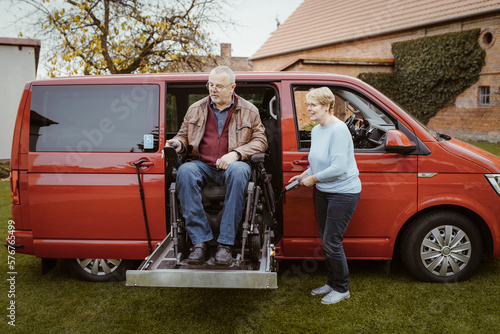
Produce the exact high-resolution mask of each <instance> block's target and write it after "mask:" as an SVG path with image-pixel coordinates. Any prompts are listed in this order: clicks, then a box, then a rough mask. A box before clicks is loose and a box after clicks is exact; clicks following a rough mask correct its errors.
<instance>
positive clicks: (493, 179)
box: [484, 174, 500, 196]
mask: <svg viewBox="0 0 500 334" xmlns="http://www.w3.org/2000/svg"><path fill="white" fill-rule="evenodd" d="M484 176H486V179H487V180H488V181H489V182H490V184H491V186H492V187H493V189H495V191H496V192H497V194H498V196H500V174H484Z"/></svg>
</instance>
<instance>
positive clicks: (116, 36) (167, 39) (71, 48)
mask: <svg viewBox="0 0 500 334" xmlns="http://www.w3.org/2000/svg"><path fill="white" fill-rule="evenodd" d="M23 1H24V2H25V3H28V4H29V5H31V6H32V8H33V9H35V11H36V13H37V14H38V15H37V20H36V24H37V25H38V26H39V27H40V28H42V29H41V34H43V35H44V37H45V38H44V40H50V41H51V42H53V43H54V45H53V47H51V49H50V52H48V53H47V60H48V65H49V75H51V76H55V75H58V74H62V73H65V74H79V73H80V74H81V73H83V74H107V73H111V74H119V73H141V72H142V73H144V72H165V71H166V72H179V71H197V70H199V69H200V68H201V66H203V64H204V62H205V59H206V58H207V57H213V55H212V49H213V47H214V43H213V42H212V40H211V36H210V33H209V32H208V30H209V29H210V28H211V27H214V26H216V25H218V24H220V22H224V23H227V24H232V23H231V22H230V21H228V20H226V19H224V20H223V19H221V8H222V6H223V5H224V4H225V2H224V1H220V0H219V1H218V0H164V1H162V0H149V1H148V0H42V1H39V0H23Z"/></svg>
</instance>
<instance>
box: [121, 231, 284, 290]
mask: <svg viewBox="0 0 500 334" xmlns="http://www.w3.org/2000/svg"><path fill="white" fill-rule="evenodd" d="M271 233H272V232H271V231H269V230H268V231H266V232H265V233H264V236H263V237H264V240H263V243H262V249H261V257H260V261H258V262H254V263H251V262H250V260H247V259H244V260H241V259H240V255H238V256H237V257H236V259H234V260H233V263H232V264H231V265H229V266H218V265H215V264H214V260H213V256H212V257H211V258H210V259H209V260H207V261H206V262H205V264H203V265H189V264H187V262H186V260H183V259H182V258H181V257H180V256H178V257H177V258H176V256H175V255H174V242H173V240H172V236H171V234H168V235H167V237H166V238H165V239H164V240H163V241H162V242H161V243H160V244H159V245H158V246H157V247H156V249H155V250H154V252H153V253H152V254H151V255H150V256H149V257H148V258H146V260H144V262H143V263H142V264H141V265H140V266H139V268H138V269H137V270H128V271H127V281H126V285H127V286H143V287H177V288H225V289H228V288H229V289H230V288H235V289H276V288H277V287H278V278H277V273H276V260H275V259H274V245H272V244H271V243H270V240H271ZM179 255H180V254H179Z"/></svg>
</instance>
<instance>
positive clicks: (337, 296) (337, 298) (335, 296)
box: [321, 290, 351, 304]
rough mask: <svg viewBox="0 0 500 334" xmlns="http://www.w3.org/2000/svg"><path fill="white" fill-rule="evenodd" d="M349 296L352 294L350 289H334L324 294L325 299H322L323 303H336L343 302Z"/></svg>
mask: <svg viewBox="0 0 500 334" xmlns="http://www.w3.org/2000/svg"><path fill="white" fill-rule="evenodd" d="M349 297H351V294H350V293H349V291H347V292H344V293H340V292H337V291H334V290H332V291H331V292H330V293H329V294H327V295H326V296H324V297H323V299H321V304H335V303H338V302H341V301H343V300H344V299H347V298H349Z"/></svg>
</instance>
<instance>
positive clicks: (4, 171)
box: [0, 161, 10, 179]
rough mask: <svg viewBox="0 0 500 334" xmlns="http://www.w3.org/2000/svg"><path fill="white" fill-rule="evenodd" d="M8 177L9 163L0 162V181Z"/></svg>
mask: <svg viewBox="0 0 500 334" xmlns="http://www.w3.org/2000/svg"><path fill="white" fill-rule="evenodd" d="M9 176H10V163H9V162H1V161H0V179H3V178H6V177H9Z"/></svg>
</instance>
